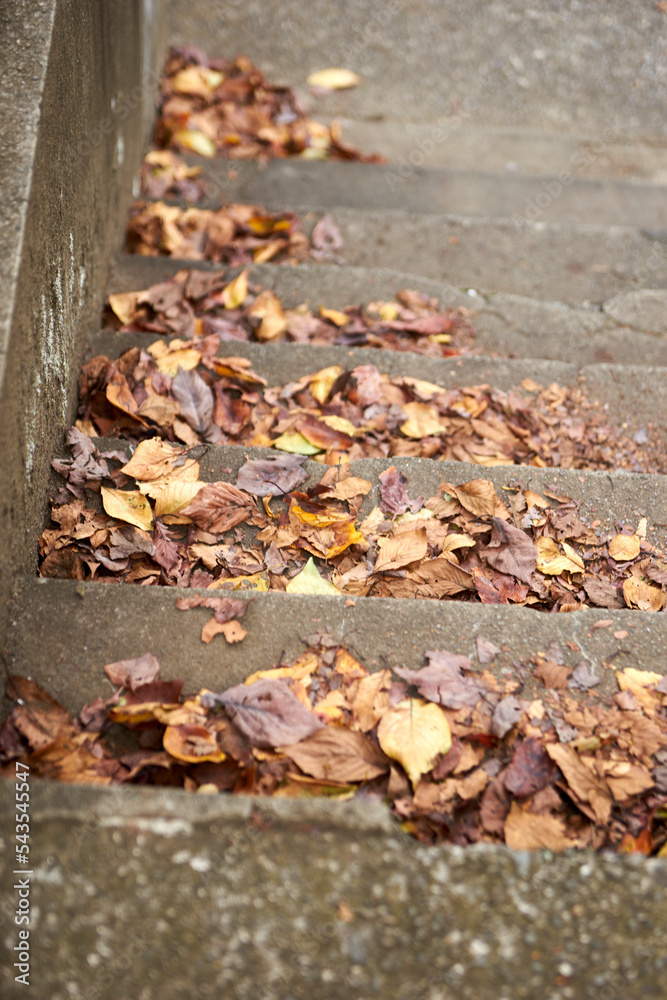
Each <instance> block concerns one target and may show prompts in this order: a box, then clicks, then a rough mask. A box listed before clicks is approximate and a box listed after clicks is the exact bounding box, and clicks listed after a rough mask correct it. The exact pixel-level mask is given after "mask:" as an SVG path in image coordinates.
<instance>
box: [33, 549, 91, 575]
mask: <svg viewBox="0 0 667 1000" xmlns="http://www.w3.org/2000/svg"><path fill="white" fill-rule="evenodd" d="M39 575H40V576H48V577H55V578H57V579H60V580H83V579H85V575H86V574H85V570H84V564H83V560H82V558H81V556H80V555H79V553H78V552H75V551H74V550H73V549H54V550H53V552H49V554H48V556H47V557H46V559H44V560H43V561H42V564H41V566H40V567H39Z"/></svg>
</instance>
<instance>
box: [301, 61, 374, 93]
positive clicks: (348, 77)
mask: <svg viewBox="0 0 667 1000" xmlns="http://www.w3.org/2000/svg"><path fill="white" fill-rule="evenodd" d="M308 83H309V84H310V86H311V87H321V88H322V89H323V90H346V89H347V88H348V87H358V86H359V84H360V83H361V77H360V76H357V74H356V73H353V72H352V70H351V69H336V68H334V67H330V68H329V69H321V70H318V72H317V73H311V74H310V76H309V77H308Z"/></svg>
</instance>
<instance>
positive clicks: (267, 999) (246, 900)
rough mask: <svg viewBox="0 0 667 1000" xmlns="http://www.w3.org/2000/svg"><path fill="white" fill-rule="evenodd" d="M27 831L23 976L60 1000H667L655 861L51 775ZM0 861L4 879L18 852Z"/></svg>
mask: <svg viewBox="0 0 667 1000" xmlns="http://www.w3.org/2000/svg"><path fill="white" fill-rule="evenodd" d="M14 795H15V790H14V784H13V782H12V783H10V782H3V783H2V786H0V804H1V807H2V808H1V809H0V817H2V818H1V819H0V834H1V835H2V841H3V843H4V845H13V838H14V835H15V820H14ZM30 829H31V838H32V842H33V844H34V845H35V847H33V850H34V851H35V869H34V875H33V876H32V877H31V878H30V898H31V904H32V916H31V936H30V954H31V962H32V969H33V977H32V978H31V980H30V985H33V983H34V986H36V987H38V988H39V993H38V994H37V995H39V996H40V997H49V998H50V1000H69V998H70V997H72V996H78V997H84V996H86V997H95V998H98V997H102V996H103V997H105V998H109V1000H121V998H123V997H127V996H136V997H139V996H140V997H142V1000H183V998H184V997H190V996H192V995H193V984H196V985H195V986H194V990H196V995H197V996H206V995H209V996H219V997H232V996H233V997H235V998H236V1000H258V998H260V997H261V998H262V1000H284V998H286V997H290V998H294V1000H311V998H312V997H313V996H317V998H318V1000H340V998H341V997H345V996H357V997H368V998H371V997H373V998H375V997H382V998H383V1000H406V998H408V997H409V998H419V1000H436V998H445V997H450V996H452V997H453V996H456V997H457V998H459V997H460V998H461V1000H510V998H511V1000H534V998H535V997H538V996H543V997H545V998H547V997H548V998H549V1000H556V998H558V1000H560V997H563V998H566V997H584V996H586V997H589V996H593V997H607V996H610V997H611V996H623V997H625V998H627V1000H663V997H664V988H663V979H664V958H665V950H666V935H665V927H666V926H667V892H666V891H665V890H666V889H667V869H666V866H665V863H664V861H660V860H657V859H656V860H647V859H645V858H641V857H638V856H637V855H635V856H622V855H616V856H609V855H600V854H593V853H591V852H589V851H586V852H574V851H568V852H566V853H564V854H562V855H560V856H558V857H557V858H554V857H553V856H552V855H550V854H549V853H548V852H543V851H542V852H535V853H533V854H532V855H531V854H527V853H512V852H510V851H507V850H506V849H504V848H498V847H493V846H491V845H479V846H476V847H473V848H466V849H464V848H460V847H448V846H441V847H428V846H423V845H419V844H417V843H416V841H412V840H411V839H409V838H408V837H407V836H406V835H405V834H404V833H402V831H401V830H400V829H399V828H398V827H397V825H396V824H395V823H393V822H392V821H391V820H390V817H389V815H388V813H387V811H386V809H385V807H383V806H382V805H380V804H378V803H374V802H367V801H353V802H334V801H327V800H326V799H312V800H285V799H253V798H249V797H248V796H225V795H217V796H209V795H192V794H188V793H185V792H182V791H175V790H172V789H168V788H150V787H148V788H128V787H123V788H119V787H111V788H91V787H81V786H79V787H76V786H71V785H63V784H57V783H50V782H40V781H33V782H32V783H31V788H30ZM37 845H40V846H39V848H37ZM0 864H1V865H2V878H3V882H4V884H5V885H7V886H11V885H12V884H13V883H14V882H15V880H16V878H17V876H16V875H15V874H14V873H13V870H14V867H15V859H14V852H13V850H10V849H9V846H6V847H5V848H4V849H2V848H0ZM82 900H83V902H82ZM11 904H12V905H11V910H9V908H8V912H7V917H8V919H11V920H12V921H13V916H14V914H13V910H14V908H15V905H16V904H15V902H14V899H13V898H12V899H11ZM343 904H344V905H343ZM136 913H141V914H142V919H141V920H140V921H139V922H138V924H137V926H136V927H134V928H133V931H132V935H131V938H129V939H128V933H127V921H128V919H129V918H130V915H132V914H136ZM33 922H34V923H35V924H36V926H37V928H38V931H39V932H38V933H33V932H32V930H33V927H32V924H33ZM212 928H215V931H214V932H213V931H212ZM16 940H17V937H16V934H14V935H13V936H12V937H11V941H12V945H13V943H14V941H16ZM10 947H11V945H10ZM9 954H12V955H14V954H15V952H8V955H9ZM12 961H15V959H12ZM7 966H8V968H10V967H11V963H10V962H9V960H8V962H7ZM517 970H521V971H520V974H517ZM12 974H13V970H12ZM6 975H7V979H8V980H9V973H6ZM6 995H7V996H8V997H14V996H16V997H18V996H21V993H20V992H19V987H18V985H16V984H14V983H13V982H11V980H10V981H9V982H8V984H7V992H6Z"/></svg>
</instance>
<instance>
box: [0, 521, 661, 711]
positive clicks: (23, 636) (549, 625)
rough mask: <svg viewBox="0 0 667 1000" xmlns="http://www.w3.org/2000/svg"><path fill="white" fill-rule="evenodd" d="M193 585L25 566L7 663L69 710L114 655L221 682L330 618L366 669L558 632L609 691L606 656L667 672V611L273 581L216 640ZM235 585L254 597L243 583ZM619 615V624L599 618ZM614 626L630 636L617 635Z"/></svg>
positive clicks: (521, 657)
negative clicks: (234, 632)
mask: <svg viewBox="0 0 667 1000" xmlns="http://www.w3.org/2000/svg"><path fill="white" fill-rule="evenodd" d="M619 506H621V505H619ZM652 534H653V533H652ZM195 593H205V591H196V590H192V589H182V588H178V589H177V590H176V589H174V588H171V587H139V586H132V585H128V586H113V585H109V586H104V585H102V584H100V583H94V582H93V583H77V582H76V581H71V580H50V579H36V578H33V577H23V578H21V579H20V580H18V581H17V583H16V586H15V588H14V593H13V603H12V614H11V626H10V628H9V631H8V637H7V657H8V664H9V666H10V668H12V669H15V670H16V671H17V672H18V673H26V672H27V673H29V675H30V676H31V677H32V678H33V680H35V681H36V682H37V683H38V684H39V685H41V686H42V687H43V688H45V690H47V691H48V692H49V693H50V694H51V695H53V697H54V698H57V699H58V700H59V701H60V702H61V703H62V704H64V705H66V706H67V708H68V709H69V710H70V711H71V712H79V711H80V710H81V708H82V707H83V706H84V705H85V704H87V703H89V702H91V701H93V700H94V699H95V698H96V697H97V696H98V695H102V696H105V694H106V693H107V692H109V686H108V682H107V679H106V675H105V674H104V671H103V669H102V668H103V667H104V665H105V664H106V663H114V662H115V661H117V660H121V659H125V658H128V659H131V658H133V657H135V656H141V655H143V653H146V652H151V653H153V654H154V655H155V656H156V657H157V658H158V660H159V661H160V665H161V668H162V669H161V672H160V676H161V677H162V678H164V679H165V680H171V679H173V678H176V677H185V678H186V679H187V691H198V690H199V689H200V688H202V687H207V688H210V689H212V690H222V689H224V688H226V687H231V686H232V685H233V684H240V683H242V682H243V680H244V679H245V678H246V677H248V676H249V675H250V674H251V673H253V672H254V671H255V670H265V669H267V668H269V667H271V666H274V665H275V664H276V663H277V662H278V661H279V660H280V658H281V653H283V654H284V656H283V658H284V659H285V662H289V661H290V660H292V659H296V657H297V656H299V655H300V654H301V653H302V652H303V650H304V643H303V641H302V640H303V637H304V636H307V635H308V634H312V633H316V632H320V631H322V630H325V631H327V632H329V633H330V634H331V635H332V636H333V638H334V639H336V640H337V641H340V642H341V643H342V644H343V645H345V646H346V647H347V648H349V649H350V651H352V652H354V654H355V655H356V656H358V657H359V659H360V660H361V662H362V663H363V664H364V666H365V667H366V669H368V670H378V669H381V668H382V667H383V666H387V665H388V666H392V665H401V666H407V667H411V668H413V669H418V668H419V667H420V666H423V662H424V659H423V657H424V650H425V649H448V650H450V651H451V652H455V653H460V654H463V655H466V656H471V657H473V662H475V663H476V662H477V660H476V659H475V657H476V654H475V638H476V636H478V635H479V636H482V637H483V638H485V639H489V640H491V642H494V643H495V644H496V645H497V646H504V647H506V651H505V652H503V653H501V654H499V655H498V656H497V657H496V661H495V664H494V665H493V666H492V667H491V669H492V670H493V671H494V672H497V673H498V675H499V676H501V672H502V670H503V669H506V668H507V669H511V665H512V662H513V661H517V660H518V661H519V662H521V661H523V662H524V663H525V662H526V661H527V660H528V659H529V658H530V657H531V656H534V655H535V653H536V652H537V651H538V650H541V651H542V652H544V651H546V650H547V649H548V648H549V646H550V645H551V643H552V642H556V643H558V644H559V645H560V646H561V647H562V649H563V652H564V654H565V658H566V663H567V665H568V666H572V667H574V666H576V665H577V664H578V663H579V662H580V661H581V660H582V659H583V660H584V661H585V662H586V663H587V664H588V665H589V666H590V667H591V668H593V667H595V668H596V671H595V672H596V673H597V674H598V675H599V676H601V677H602V678H603V684H602V685H601V686H600V687H599V688H598V689H597V690H598V691H599V692H600V693H604V694H611V693H614V692H615V691H616V690H617V685H616V682H615V680H614V674H613V670H612V669H610V668H608V667H607V668H605V667H604V666H603V664H613V667H614V668H615V669H623V668H624V667H628V666H632V667H636V668H638V669H641V670H653V671H656V672H658V673H661V674H662V673H665V672H667V665H666V664H665V658H664V650H665V644H666V643H667V615H664V614H656V613H651V612H639V611H629V610H608V609H605V608H586V609H584V610H582V611H577V612H575V613H572V614H554V615H551V614H543V613H540V612H539V611H534V610H532V609H531V608H521V607H513V606H504V607H500V606H498V605H491V604H472V603H466V602H460V601H446V600H443V601H426V600H420V601H412V600H408V599H404V598H381V597H357V598H355V599H354V600H355V602H356V603H355V604H354V606H348V605H346V600H347V598H345V597H306V596H303V595H296V594H294V595H292V594H283V593H278V592H275V591H274V592H268V593H264V594H256V595H253V597H254V599H253V600H252V601H251V603H250V606H249V608H248V610H247V612H246V613H245V615H244V616H243V625H244V628H246V629H247V630H248V635H247V636H246V638H245V639H244V640H243V643H242V645H241V646H228V645H227V644H226V643H225V642H224V640H223V639H222V638H221V637H220V638H216V639H214V640H213V642H211V643H210V644H208V645H207V644H206V643H203V642H202V641H201V638H200V635H201V629H202V626H203V624H204V622H205V621H206V620H207V618H209V617H210V614H211V613H210V612H208V611H206V609H198V610H192V611H187V612H183V611H178V610H177V609H176V600H177V598H181V597H184V596H190V595H192V594H195ZM208 593H209V594H210V591H209V592H208ZM235 596H239V597H242V598H244V599H247V597H248V595H247V594H244V593H243V592H240V591H239V593H238V595H235ZM610 619H611V621H612V622H613V624H612V625H610V626H609V627H603V628H593V626H594V625H595V623H596V622H598V621H603V620H604V621H609V620H610ZM615 632H624V633H625V634H626V638H621V639H618V638H616V637H615V636H614V633H615ZM567 643H574V644H575V645H576V647H577V648H576V649H575V650H572V648H571V647H569V646H567ZM526 682H527V685H528V688H529V689H530V691H531V696H533V695H534V696H535V697H538V696H539V691H538V688H539V684H538V682H537V681H535V680H534V679H533V678H532V677H531V676H530V672H528V676H527V681H526ZM526 696H527V695H526ZM8 707H9V706H8V705H7V703H5V709H7V708H8Z"/></svg>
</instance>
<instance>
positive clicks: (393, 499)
mask: <svg viewBox="0 0 667 1000" xmlns="http://www.w3.org/2000/svg"><path fill="white" fill-rule="evenodd" d="M378 479H379V480H380V510H382V511H383V512H384V513H385V514H405V512H406V511H408V510H410V511H412V513H413V514H416V513H417V511H418V510H420V509H421V507H423V505H424V498H423V497H418V498H417V499H416V500H410V498H409V497H408V489H407V486H408V480H407V478H406V477H405V476H404V475H403V473H402V472H399V471H398V469H397V468H396V466H395V465H392V466H390V467H389V468H388V469H385V471H384V472H381V473H380V475H379V476H378Z"/></svg>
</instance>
